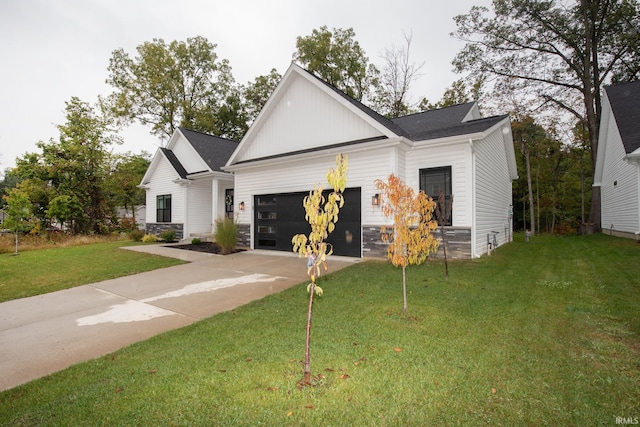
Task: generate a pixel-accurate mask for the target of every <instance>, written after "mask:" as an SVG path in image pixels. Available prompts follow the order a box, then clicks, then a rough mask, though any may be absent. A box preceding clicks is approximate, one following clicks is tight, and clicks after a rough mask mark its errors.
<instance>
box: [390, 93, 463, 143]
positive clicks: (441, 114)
mask: <svg viewBox="0 0 640 427" xmlns="http://www.w3.org/2000/svg"><path fill="white" fill-rule="evenodd" d="M474 104H475V103H474V102H468V103H466V104H458V105H452V106H450V107H444V108H440V109H437V110H428V111H423V112H421V113H416V114H409V115H408V116H402V117H397V118H395V119H391V121H392V122H394V123H395V124H397V125H398V126H400V127H401V128H403V129H404V130H406V131H407V132H408V133H409V135H411V137H412V139H413V138H414V137H415V136H416V135H418V134H423V133H425V132H432V131H436V130H438V129H445V128H448V127H451V126H458V125H460V123H462V120H464V118H465V117H466V115H467V114H469V110H471V109H472V108H473V106H474Z"/></svg>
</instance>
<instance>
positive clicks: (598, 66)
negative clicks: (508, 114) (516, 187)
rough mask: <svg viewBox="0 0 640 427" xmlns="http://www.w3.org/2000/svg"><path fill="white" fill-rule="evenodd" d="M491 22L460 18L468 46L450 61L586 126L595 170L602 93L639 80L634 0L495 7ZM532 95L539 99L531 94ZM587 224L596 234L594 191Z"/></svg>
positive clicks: (529, 0) (497, 2) (476, 11)
mask: <svg viewBox="0 0 640 427" xmlns="http://www.w3.org/2000/svg"><path fill="white" fill-rule="evenodd" d="M493 12H494V16H487V13H488V10H487V9H486V8H484V7H473V8H472V9H471V11H470V12H469V13H468V14H466V15H460V16H457V17H456V18H455V21H456V25H457V31H456V32H455V36H457V37H458V38H459V39H461V40H463V41H465V42H466V43H467V44H466V46H465V47H464V48H463V50H462V51H461V52H460V53H458V55H457V56H456V58H455V59H454V61H453V64H454V66H455V67H456V69H457V70H458V71H459V72H462V71H469V72H471V73H472V74H486V75H491V76H493V77H498V78H499V82H506V81H507V80H509V81H511V82H514V83H515V84H514V85H513V86H512V87H513V88H514V89H515V90H519V91H522V92H523V93H526V94H527V96H536V97H537V98H538V99H539V100H540V102H541V104H543V105H544V104H549V105H552V106H554V107H556V108H559V109H561V110H564V111H566V112H568V113H570V114H571V115H573V116H575V117H576V118H577V119H578V120H580V121H582V122H583V123H585V124H586V127H587V129H588V132H589V142H590V144H589V145H590V150H591V159H592V168H593V167H595V158H596V155H597V148H598V127H599V122H600V109H601V95H600V89H601V87H602V85H603V84H605V83H607V82H609V81H613V82H616V81H624V80H629V79H635V78H638V77H640V33H639V32H638V28H640V16H639V7H638V3H637V2H636V1H633V0H574V1H568V0H567V1H561V0H546V1H540V0H494V2H493ZM531 89H534V92H533V93H532V92H531ZM589 218H590V219H589V222H592V223H595V224H597V225H598V226H599V223H600V196H599V191H598V189H597V188H595V187H594V192H593V198H592V205H591V214H590V217H589Z"/></svg>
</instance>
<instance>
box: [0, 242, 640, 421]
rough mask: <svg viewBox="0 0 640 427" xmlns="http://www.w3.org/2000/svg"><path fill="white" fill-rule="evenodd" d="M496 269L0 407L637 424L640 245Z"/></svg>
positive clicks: (365, 282)
mask: <svg viewBox="0 0 640 427" xmlns="http://www.w3.org/2000/svg"><path fill="white" fill-rule="evenodd" d="M517 238H518V239H519V240H517V241H516V242H514V243H512V244H510V245H508V246H503V247H500V248H498V250H497V253H496V254H495V255H493V256H491V257H484V258H482V259H480V260H476V261H464V262H452V263H450V266H449V269H450V279H449V281H448V282H445V281H444V265H443V263H442V262H440V261H432V262H429V263H428V264H426V265H424V266H421V267H419V268H410V269H408V277H407V279H408V281H407V287H408V304H409V311H408V313H407V315H406V316H403V315H402V314H401V311H402V291H401V271H400V270H399V269H394V268H393V267H392V266H390V265H389V264H387V263H383V262H374V261H370V262H363V263H360V264H356V265H354V266H352V267H349V268H347V269H345V270H342V271H340V272H337V273H335V274H331V275H329V276H325V277H324V278H323V279H322V280H323V282H321V286H322V287H323V288H324V291H325V292H324V296H323V297H321V298H317V299H316V303H315V305H314V319H313V331H312V343H311V358H312V371H313V372H314V374H316V375H321V376H322V378H320V380H319V383H318V385H317V386H315V387H312V388H305V389H302V390H299V389H298V388H297V387H296V382H297V381H298V380H299V379H300V378H301V377H302V366H301V364H300V361H301V360H302V359H303V355H304V326H305V317H306V309H307V294H306V291H305V287H304V286H303V285H299V286H296V287H294V288H291V289H289V290H287V291H285V292H282V293H280V294H276V295H272V296H270V297H267V298H265V299H263V300H260V301H256V302H254V303H251V304H249V305H246V306H244V307H240V308H238V309H235V310H233V311H230V312H227V313H222V314H220V315H216V316H214V317H211V318H209V319H206V320H204V321H201V322H199V323H196V324H193V325H190V326H188V327H185V328H182V329H179V330H175V331H172V332H168V333H165V334H162V335H159V336H156V337H154V338H152V339H150V340H147V341H144V342H140V343H138V344H135V345H132V346H130V347H127V348H124V349H122V350H120V351H117V352H115V353H113V354H111V355H108V356H105V357H101V358H99V359H95V360H92V361H89V362H86V363H82V364H79V365H76V366H73V367H71V368H69V369H67V370H65V371H62V372H59V373H57V374H54V375H51V376H49V377H46V378H43V379H40V380H37V381H34V382H32V383H29V384H26V385H24V386H21V387H17V388H15V389H12V390H9V391H6V392H4V393H0V424H2V425H29V426H32V425H69V426H75V425H108V426H121V425H122V426H124V425H182V426H192V425H207V426H208V425H215V426H224V425H243V426H244V425H269V426H271V425H274V426H280V425H294V426H297V425H307V426H312V425H321V426H346V425H349V426H372V425H382V426H405V425H411V426H427V425H433V426H436V425H456V426H457V425H470V426H478V425H501V426H512V425H525V426H529V425H531V426H543V425H552V426H565V425H572V426H573V425H575V426H593V425H616V417H625V418H632V420H633V419H634V418H637V417H640V384H639V380H640V316H639V315H638V313H639V308H640V262H639V261H640V245H639V244H637V243H635V242H633V241H629V240H623V239H617V238H612V237H609V236H605V235H593V236H587V237H566V238H555V237H546V236H543V237H535V238H534V239H533V241H532V242H529V243H525V242H524V241H522V238H521V236H517Z"/></svg>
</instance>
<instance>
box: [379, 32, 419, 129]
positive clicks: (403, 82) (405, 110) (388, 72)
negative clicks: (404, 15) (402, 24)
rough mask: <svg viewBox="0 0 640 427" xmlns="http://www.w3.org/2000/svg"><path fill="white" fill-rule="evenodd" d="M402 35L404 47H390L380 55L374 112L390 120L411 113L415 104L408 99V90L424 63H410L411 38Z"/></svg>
mask: <svg viewBox="0 0 640 427" xmlns="http://www.w3.org/2000/svg"><path fill="white" fill-rule="evenodd" d="M403 35H404V41H405V45H404V46H395V45H394V46H391V47H389V48H386V49H385V50H384V53H383V54H382V60H383V66H382V69H381V71H380V78H379V85H378V87H377V88H376V96H375V99H374V106H375V109H376V111H377V112H379V113H380V114H383V115H385V116H387V117H391V118H393V117H400V116H404V115H406V114H409V113H411V112H412V111H413V109H414V107H415V104H414V103H412V102H411V100H410V99H409V90H410V89H411V85H412V84H413V82H414V81H415V80H416V79H417V78H418V77H419V76H420V70H421V69H422V67H423V66H424V62H421V63H416V62H412V61H411V59H410V51H411V41H412V39H413V36H412V35H411V34H406V33H405V34H403Z"/></svg>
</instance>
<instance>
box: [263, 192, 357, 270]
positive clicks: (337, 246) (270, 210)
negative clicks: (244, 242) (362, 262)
mask: <svg viewBox="0 0 640 427" xmlns="http://www.w3.org/2000/svg"><path fill="white" fill-rule="evenodd" d="M308 194H309V193H308V192H305V193H286V194H265V195H260V196H255V197H254V201H253V206H254V207H255V209H254V222H253V223H254V227H255V228H254V230H253V233H254V234H253V236H254V247H255V248H256V249H272V250H278V251H292V250H293V246H292V244H291V238H292V237H293V236H294V235H296V234H300V233H304V234H306V235H309V231H311V228H310V227H309V224H308V223H307V222H306V221H305V219H304V207H303V206H302V201H303V199H304V198H305V196H306V195H308ZM360 204H361V198H360V188H347V189H346V190H345V192H344V207H343V208H342V209H341V210H340V213H339V220H338V222H337V224H336V229H335V230H334V231H333V233H331V234H330V235H329V238H328V239H327V241H328V242H329V243H331V244H332V245H333V253H334V254H335V255H341V256H350V257H358V258H359V257H360V256H361V246H362V238H361V225H360Z"/></svg>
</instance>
